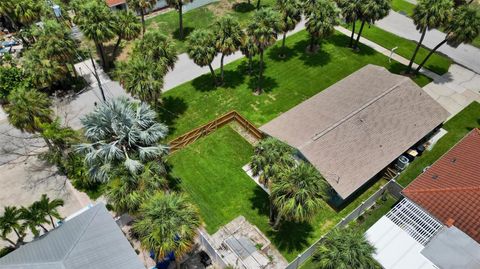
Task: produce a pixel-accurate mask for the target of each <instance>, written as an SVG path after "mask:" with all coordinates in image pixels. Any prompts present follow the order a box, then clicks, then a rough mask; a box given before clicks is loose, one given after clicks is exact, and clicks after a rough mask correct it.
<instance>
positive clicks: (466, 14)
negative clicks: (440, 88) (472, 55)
mask: <svg viewBox="0 0 480 269" xmlns="http://www.w3.org/2000/svg"><path fill="white" fill-rule="evenodd" d="M445 30H446V32H447V35H446V36H445V39H444V40H443V41H442V42H440V43H438V44H437V45H436V46H435V47H434V48H433V49H432V50H430V53H429V54H428V55H427V57H425V59H424V60H423V61H422V63H420V65H419V66H418V67H417V70H415V72H416V73H418V72H420V69H422V67H423V66H424V65H425V63H426V62H427V61H428V59H429V58H430V56H432V54H433V53H435V51H437V50H438V49H439V48H440V47H441V46H442V45H443V44H445V43H447V44H448V45H450V46H452V47H458V46H459V45H460V44H461V43H466V44H470V43H472V42H473V40H474V39H475V38H476V37H478V35H479V33H480V8H479V7H478V6H475V5H464V6H460V7H458V8H457V9H456V10H455V11H454V12H453V19H452V21H451V22H449V23H448V24H447V26H446V28H445Z"/></svg>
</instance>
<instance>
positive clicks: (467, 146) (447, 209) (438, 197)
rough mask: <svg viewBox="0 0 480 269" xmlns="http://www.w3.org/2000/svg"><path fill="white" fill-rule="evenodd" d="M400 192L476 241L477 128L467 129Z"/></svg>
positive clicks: (479, 187)
mask: <svg viewBox="0 0 480 269" xmlns="http://www.w3.org/2000/svg"><path fill="white" fill-rule="evenodd" d="M403 193H404V194H405V196H406V197H408V198H409V199H410V200H412V201H414V202H415V203H417V204H418V205H420V206H421V207H423V208H424V209H425V210H427V211H428V212H430V214H432V215H433V216H435V217H436V218H437V219H439V220H440V221H442V222H443V223H444V224H446V225H452V224H453V225H454V226H456V227H457V228H459V229H460V230H462V231H463V232H464V233H466V234H468V235H469V236H470V237H472V238H473V239H475V240H476V241H477V242H480V130H479V129H474V130H473V131H471V132H470V133H469V134H468V135H467V136H465V137H464V138H463V139H462V140H461V141H460V142H459V143H458V144H457V145H455V146H454V147H453V148H451V149H450V150H449V151H448V152H447V153H446V154H445V155H443V157H441V158H440V159H439V160H437V161H436V162H435V163H434V164H433V165H432V166H431V167H430V168H429V169H428V170H427V171H425V172H424V173H423V174H421V175H420V176H419V177H417V179H415V181H413V182H412V183H411V184H410V185H408V187H407V188H405V190H403Z"/></svg>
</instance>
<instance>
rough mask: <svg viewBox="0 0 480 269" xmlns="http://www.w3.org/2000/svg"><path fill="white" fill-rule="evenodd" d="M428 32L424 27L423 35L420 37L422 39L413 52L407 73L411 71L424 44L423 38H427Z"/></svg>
mask: <svg viewBox="0 0 480 269" xmlns="http://www.w3.org/2000/svg"><path fill="white" fill-rule="evenodd" d="M426 33H427V29H426V28H423V29H422V36H421V37H420V40H419V41H418V43H417V47H416V48H415V51H414V52H413V55H412V58H411V59H410V63H409V64H408V68H407V74H408V73H410V71H411V70H412V65H413V62H414V61H415V57H416V56H417V53H418V50H419V49H420V46H421V45H422V42H423V38H425V34H426Z"/></svg>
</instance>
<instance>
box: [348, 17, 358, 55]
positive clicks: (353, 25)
mask: <svg viewBox="0 0 480 269" xmlns="http://www.w3.org/2000/svg"><path fill="white" fill-rule="evenodd" d="M356 22H357V21H356V20H355V21H353V23H352V34H351V35H350V44H349V45H348V46H349V47H350V48H351V47H352V46H353V39H354V36H355V25H356V24H357V23H356Z"/></svg>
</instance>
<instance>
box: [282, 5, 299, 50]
mask: <svg viewBox="0 0 480 269" xmlns="http://www.w3.org/2000/svg"><path fill="white" fill-rule="evenodd" d="M276 9H277V11H278V12H279V13H280V14H281V16H282V19H281V20H282V21H283V24H282V29H281V30H282V32H283V37H282V52H281V53H280V55H279V56H280V57H282V58H283V57H285V39H286V37H287V32H288V31H291V30H293V29H295V26H297V24H298V23H299V22H300V20H301V19H302V2H300V1H299V0H277V2H276Z"/></svg>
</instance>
